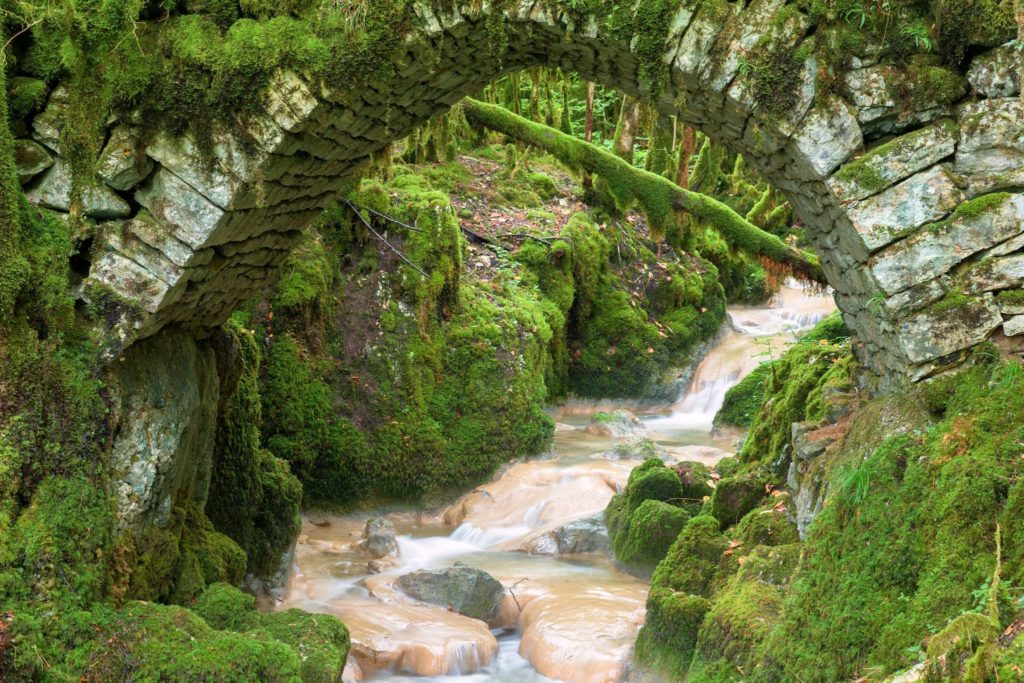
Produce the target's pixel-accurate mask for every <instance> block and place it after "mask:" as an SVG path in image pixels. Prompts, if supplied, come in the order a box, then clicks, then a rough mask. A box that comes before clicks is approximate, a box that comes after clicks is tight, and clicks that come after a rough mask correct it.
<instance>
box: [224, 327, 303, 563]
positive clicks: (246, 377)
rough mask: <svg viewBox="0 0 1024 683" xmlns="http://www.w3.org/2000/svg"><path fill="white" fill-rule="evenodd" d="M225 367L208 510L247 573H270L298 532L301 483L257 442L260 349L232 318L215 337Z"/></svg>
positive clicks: (259, 412)
mask: <svg viewBox="0 0 1024 683" xmlns="http://www.w3.org/2000/svg"><path fill="white" fill-rule="evenodd" d="M216 341H217V343H216V344H215V348H216V350H217V354H218V357H219V359H220V362H221V366H222V367H230V368H232V369H233V370H234V372H233V373H225V375H224V376H223V377H222V378H221V400H220V409H219V411H218V420H217V422H218V424H217V432H216V434H217V436H216V443H215V445H214V453H213V467H212V472H211V476H210V493H209V496H208V500H207V503H206V514H207V515H208V516H209V518H210V520H211V521H212V522H213V524H214V526H215V527H216V528H217V529H218V530H219V531H221V532H223V533H225V534H227V535H228V536H230V537H231V538H232V539H233V540H234V541H235V542H237V543H238V544H239V545H240V546H241V547H242V549H243V550H244V551H245V553H246V556H247V558H248V572H249V573H252V574H255V575H256V576H267V575H270V574H272V573H274V572H275V571H277V569H278V568H279V565H280V562H281V557H282V555H283V553H284V552H285V551H286V550H287V548H288V547H289V546H290V544H291V543H292V542H293V541H294V540H295V538H296V537H297V536H298V533H299V527H300V521H299V514H298V513H299V505H300V503H301V501H302V486H301V484H300V483H299V481H298V480H297V479H296V478H295V476H293V475H292V473H291V470H290V468H289V465H288V463H287V462H286V461H284V460H281V459H280V458H277V457H275V456H274V455H273V454H271V453H270V452H269V451H267V450H265V449H263V448H261V447H260V432H259V429H260V423H261V422H262V419H263V418H262V405H261V402H260V394H259V375H260V350H259V346H258V345H257V343H256V340H255V338H254V335H253V334H251V333H250V331H249V330H247V329H246V328H245V327H244V325H242V323H241V320H239V319H238V318H237V317H236V318H235V319H233V320H232V321H230V322H229V323H227V324H226V325H225V326H224V328H223V330H222V332H221V334H220V335H219V336H218V337H217V338H216Z"/></svg>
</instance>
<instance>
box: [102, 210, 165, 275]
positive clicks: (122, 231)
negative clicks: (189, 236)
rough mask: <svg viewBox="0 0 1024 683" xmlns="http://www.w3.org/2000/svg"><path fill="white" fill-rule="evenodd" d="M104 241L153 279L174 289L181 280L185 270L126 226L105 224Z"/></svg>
mask: <svg viewBox="0 0 1024 683" xmlns="http://www.w3.org/2000/svg"><path fill="white" fill-rule="evenodd" d="M103 227H104V230H103V234H102V236H103V241H104V243H105V245H106V246H107V247H109V248H111V249H113V250H115V251H117V252H118V253H119V254H121V255H122V256H124V257H125V258H129V259H131V260H132V261H134V262H135V263H136V264H138V265H140V266H142V268H143V269H144V270H146V271H147V272H148V273H150V274H151V275H152V276H153V277H155V278H157V279H159V280H161V281H163V282H164V283H166V284H167V285H168V286H170V287H173V286H175V285H176V284H178V282H179V281H180V280H181V278H182V276H183V275H184V273H185V269H184V268H182V267H181V266H179V265H178V264H176V263H174V262H173V261H171V260H170V259H169V258H167V256H165V255H164V253H163V252H161V251H160V250H158V249H154V248H153V247H151V246H149V245H148V244H146V243H145V242H143V241H142V240H140V239H138V238H137V237H135V235H134V234H132V233H131V232H130V231H129V230H127V229H126V228H125V225H124V224H114V223H108V224H105V225H104V226H103Z"/></svg>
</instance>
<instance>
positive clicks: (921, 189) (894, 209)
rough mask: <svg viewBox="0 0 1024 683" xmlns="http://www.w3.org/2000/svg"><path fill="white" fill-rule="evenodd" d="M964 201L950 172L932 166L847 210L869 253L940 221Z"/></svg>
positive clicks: (941, 167) (940, 167)
mask: <svg viewBox="0 0 1024 683" xmlns="http://www.w3.org/2000/svg"><path fill="white" fill-rule="evenodd" d="M963 198H964V197H963V192H961V190H960V188H958V187H957V186H956V184H955V182H954V180H953V178H952V176H951V175H950V173H949V170H948V169H946V168H944V167H943V166H933V167H932V168H930V169H929V170H927V171H924V172H923V173H918V174H917V175H915V176H912V177H911V178H909V179H908V180H905V181H903V182H902V183H900V184H899V185H896V186H895V187H892V188H890V189H888V190H886V191H885V192H882V193H881V194H878V195H875V196H874V197H871V198H869V199H865V200H864V201H861V202H858V203H856V204H854V205H853V206H852V207H851V208H850V210H849V216H850V222H851V223H852V224H853V227H854V229H855V230H856V231H857V234H859V235H860V237H861V239H862V240H863V241H864V246H865V247H866V248H867V249H868V251H877V250H878V249H881V248H882V247H884V246H885V245H887V244H890V243H892V242H893V241H895V240H896V239H898V238H899V237H901V236H902V235H906V234H907V232H908V231H910V230H913V229H914V228H917V227H920V226H921V225H924V224H925V223H932V222H935V221H937V220H939V219H940V218H942V217H943V216H945V215H946V214H948V213H949V212H950V211H952V210H953V209H954V208H956V206H957V205H958V204H960V202H961V201H963Z"/></svg>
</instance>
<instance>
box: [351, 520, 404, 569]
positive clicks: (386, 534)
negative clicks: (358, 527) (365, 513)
mask: <svg viewBox="0 0 1024 683" xmlns="http://www.w3.org/2000/svg"><path fill="white" fill-rule="evenodd" d="M359 547H360V548H361V549H363V550H365V551H366V552H367V554H369V556H370V557H372V558H374V559H375V560H379V559H381V558H384V557H397V556H398V540H397V539H396V538H395V525H394V524H392V523H391V522H390V521H389V520H386V519H384V518H383V517H374V518H372V519H368V520H367V521H366V528H365V529H363V540H361V541H359Z"/></svg>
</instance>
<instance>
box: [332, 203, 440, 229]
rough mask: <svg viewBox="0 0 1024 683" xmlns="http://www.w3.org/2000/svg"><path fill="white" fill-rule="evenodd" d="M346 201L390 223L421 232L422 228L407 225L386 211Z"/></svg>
mask: <svg viewBox="0 0 1024 683" xmlns="http://www.w3.org/2000/svg"><path fill="white" fill-rule="evenodd" d="M348 203H349V204H350V205H352V206H354V207H356V208H358V209H360V210H362V211H366V212H367V213H372V214H373V215H374V216H376V217H377V218H383V219H384V220H386V221H389V222H391V223H394V224H395V225H400V226H402V227H403V228H405V229H406V230H415V231H416V232H423V228H417V227H416V226H415V225H409V224H408V223H403V222H402V221H400V220H398V219H397V218H394V217H392V216H389V215H387V214H386V213H381V212H380V211H374V210H373V209H371V208H370V207H368V206H362V205H361V204H356V203H355V202H353V201H351V200H348Z"/></svg>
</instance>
